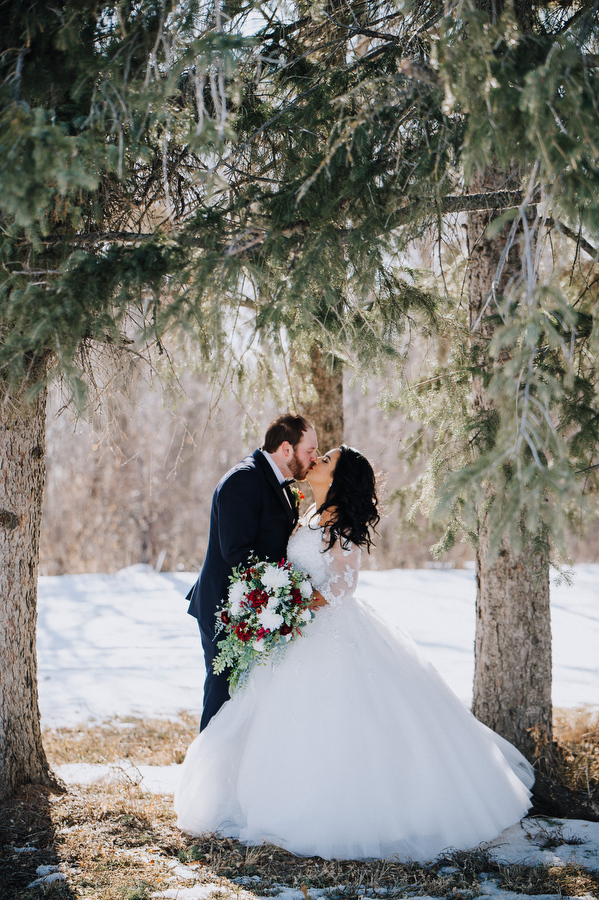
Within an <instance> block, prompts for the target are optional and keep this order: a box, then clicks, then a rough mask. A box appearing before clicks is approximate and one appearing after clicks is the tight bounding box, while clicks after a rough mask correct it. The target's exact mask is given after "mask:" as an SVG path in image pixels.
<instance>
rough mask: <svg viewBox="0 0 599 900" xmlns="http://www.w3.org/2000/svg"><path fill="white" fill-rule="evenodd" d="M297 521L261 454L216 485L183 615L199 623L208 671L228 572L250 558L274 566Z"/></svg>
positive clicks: (293, 510)
mask: <svg viewBox="0 0 599 900" xmlns="http://www.w3.org/2000/svg"><path fill="white" fill-rule="evenodd" d="M297 518H298V514H297V509H296V507H295V504H292V505H290V504H289V501H288V499H287V496H286V494H285V491H284V489H283V487H282V485H280V484H279V482H278V481H277V478H276V475H275V473H274V472H273V469H272V466H271V465H270V463H269V461H268V460H267V459H266V457H265V456H264V454H263V453H262V452H261V451H260V450H255V451H254V453H253V454H252V456H246V458H245V459H243V460H242V461H241V462H240V463H238V465H236V466H234V467H233V468H232V469H230V471H229V472H227V474H226V475H225V476H224V477H223V478H222V479H221V481H220V482H219V483H218V485H217V487H216V490H215V492H214V497H213V499H212V511H211V514H210V536H209V539H208V549H207V551H206V558H205V560H204V565H203V567H202V572H201V574H200V577H199V579H198V580H197V582H196V583H195V585H194V587H193V588H192V589H191V591H190V592H189V594H188V595H187V599H188V600H189V601H190V603H189V610H188V612H189V613H190V615H192V616H195V617H196V619H198V621H199V625H200V631H201V634H202V644H203V646H204V652H205V655H206V665H207V667H208V666H209V665H210V663H211V662H212V659H213V658H214V656H215V654H216V652H217V648H216V642H215V635H214V625H215V615H216V610H217V609H218V607H220V606H221V605H222V603H223V601H224V600H225V598H226V596H227V591H228V589H229V586H230V581H229V575H230V574H231V572H232V570H233V568H234V567H235V566H237V565H239V563H243V562H245V560H247V558H248V556H250V555H251V554H252V553H255V554H256V556H258V558H259V559H269V560H271V561H273V562H278V561H279V560H280V559H283V558H284V557H285V554H286V551H287V541H288V539H289V536H290V534H291V532H292V531H293V528H294V526H295V524H296V522H297ZM218 639H219V640H221V639H222V638H221V637H220V636H219V638H218ZM210 645H212V648H213V650H212V656H210Z"/></svg>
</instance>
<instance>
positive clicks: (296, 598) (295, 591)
mask: <svg viewBox="0 0 599 900" xmlns="http://www.w3.org/2000/svg"><path fill="white" fill-rule="evenodd" d="M289 593H290V594H291V599H292V600H293V602H294V603H303V597H302V595H301V593H300V591H299V588H291V591H290V592H289Z"/></svg>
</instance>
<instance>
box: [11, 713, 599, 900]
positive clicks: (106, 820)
mask: <svg viewBox="0 0 599 900" xmlns="http://www.w3.org/2000/svg"><path fill="white" fill-rule="evenodd" d="M594 728H595V725H594V722H593V718H592V715H591V714H585V715H584V716H583V715H582V713H580V712H579V711H576V713H575V714H573V715H571V716H570V717H568V715H566V714H565V713H564V712H563V711H558V719H557V722H556V734H557V736H558V738H559V739H560V740H564V741H567V742H568V743H567V747H568V748H569V752H570V753H572V755H573V756H576V754H577V752H578V751H577V749H576V748H577V747H578V746H580V747H581V748H582V751H583V753H584V754H585V759H586V760H587V762H588V778H589V783H593V778H595V777H596V774H595V773H596V770H595V768H594V766H595V755H596V753H595V751H596V748H597V744H598V743H599V740H598V736H597V732H596V730H593V729H594ZM196 734H197V721H196V719H195V718H192V717H181V719H179V720H176V721H171V722H164V721H160V720H151V721H149V722H142V721H140V720H131V721H114V722H110V723H106V724H104V725H101V726H94V727H90V728H85V727H81V728H71V729H61V730H52V731H49V732H46V735H45V746H46V751H47V753H48V756H49V758H50V760H51V762H52V763H53V764H58V763H63V762H88V763H94V762H114V761H116V760H118V759H122V758H126V759H128V760H129V761H130V762H131V763H133V764H136V765H141V764H147V763H153V764H162V765H165V764H170V763H172V762H175V761H181V759H182V758H183V754H184V752H185V750H186V748H187V746H188V744H189V743H190V742H191V741H192V740H193V738H194V737H195V736H196ZM585 765H586V764H585ZM577 766H578V768H577V770H576V771H577V773H578V774H577V775H576V777H579V776H580V774H581V773H585V772H586V769H585V767H584V765H583V764H581V763H580V762H578V763H577ZM573 777H574V776H573ZM586 777H587V775H586V774H585V775H584V778H585V779H586ZM527 821H528V822H529V823H533V822H534V823H535V825H534V827H535V829H537V831H535V841H536V842H537V843H538V842H539V840H540V841H541V842H542V840H543V838H544V836H545V837H546V840H547V841H548V842H549V843H548V844H546V846H555V842H556V841H558V842H559V843H569V842H570V840H569V839H568V835H567V833H566V831H567V829H562V830H560V827H561V823H559V822H556V823H552V822H551V821H550V820H547V819H543V820H541V819H538V820H534V819H530V820H527ZM545 833H546V834H545ZM26 847H29V849H28V850H27V851H26V852H18V851H19V850H22V849H23V848H26ZM40 865H59V866H60V867H61V870H62V871H63V872H64V873H65V874H66V876H67V881H66V882H54V883H52V884H48V885H44V886H42V887H36V888H31V889H28V887H27V886H28V885H29V884H30V883H31V882H32V881H34V880H35V879H36V877H37V875H36V868H37V867H38V866H40ZM180 865H185V866H186V867H187V869H188V873H191V875H192V878H191V879H189V880H187V881H185V882H182V881H180V880H178V877H177V875H176V870H177V866H180ZM489 879H492V880H493V881H494V882H495V883H497V884H498V885H499V886H500V887H502V888H503V889H505V890H510V891H513V892H514V893H520V894H530V895H536V894H558V895H562V896H583V895H588V896H591V897H597V898H599V875H598V874H597V873H590V872H587V871H585V870H584V869H582V868H580V867H576V866H564V867H556V866H526V865H517V866H507V865H503V864H500V863H498V862H496V861H495V860H494V859H493V858H492V857H491V856H490V855H489V854H488V853H487V852H486V851H485V850H481V849H478V850H475V851H472V852H462V851H459V852H450V851H448V852H447V853H445V854H442V855H441V856H440V857H439V858H438V859H437V860H436V861H435V862H434V863H433V864H430V865H419V864H416V863H401V862H398V861H394V860H374V861H359V862H356V861H351V860H344V861H334V860H333V861H329V860H323V859H320V858H318V857H312V858H302V857H296V856H293V855H292V854H291V853H288V852H287V851H285V850H281V849H280V848H277V847H273V846H272V845H269V844H265V845H261V846H259V847H246V846H244V845H243V844H240V843H239V842H237V841H233V840H229V839H227V838H219V837H217V836H214V835H205V836H204V837H203V838H197V837H196V838H192V837H189V836H187V835H184V834H181V832H180V831H179V830H178V829H177V827H176V819H175V815H174V811H173V808H172V800H171V798H170V797H161V796H156V795H149V794H144V793H143V792H142V791H141V790H140V788H139V786H138V785H136V784H135V783H134V781H133V780H124V781H123V780H121V781H120V782H118V783H116V782H114V783H105V782H102V783H100V784H97V785H93V786H90V787H85V788H80V789H73V790H71V791H70V792H69V793H68V794H65V795H60V796H52V795H49V794H47V793H45V792H44V791H41V790H39V789H34V788H30V789H29V790H25V791H23V792H21V794H20V795H19V796H18V797H15V798H14V799H13V801H11V803H9V804H4V805H3V806H1V807H0V884H1V885H2V891H1V892H0V896H1V898H2V900H39V898H40V897H43V898H51V900H88V898H89V900H148V898H150V896H151V895H152V894H153V893H155V892H159V891H163V890H166V889H168V888H172V887H179V888H181V887H184V886H187V887H191V886H192V885H193V884H194V883H195V884H198V883H199V884H206V885H212V886H216V887H219V888H220V889H221V890H225V894H224V895H223V894H221V895H219V900H236V898H238V896H239V893H240V891H241V890H242V889H243V890H244V891H245V892H246V893H245V895H244V896H245V897H246V898H247V897H248V896H249V897H251V895H252V893H254V894H259V895H260V896H269V895H275V894H277V893H279V891H280V886H285V887H289V888H294V889H297V890H302V891H303V892H304V894H305V896H306V900H310V891H311V890H312V889H321V890H324V891H325V892H326V893H327V895H328V896H329V897H330V898H331V900H341V898H343V900H364V897H365V896H367V897H372V896H376V894H375V892H376V891H381V890H382V891H383V892H384V893H381V897H384V898H385V900H395V898H400V897H410V896H422V895H428V896H433V897H439V898H448V900H450V898H451V900H458V898H462V900H470V898H474V897H476V896H477V895H478V894H480V893H481V891H484V889H485V887H484V885H485V881H488V880H489Z"/></svg>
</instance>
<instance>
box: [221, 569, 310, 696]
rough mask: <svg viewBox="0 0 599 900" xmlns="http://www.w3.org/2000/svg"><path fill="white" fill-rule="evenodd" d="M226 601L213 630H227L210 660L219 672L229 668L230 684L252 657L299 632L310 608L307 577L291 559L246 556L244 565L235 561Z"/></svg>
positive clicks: (235, 682) (256, 658) (279, 646)
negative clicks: (276, 559)
mask: <svg viewBox="0 0 599 900" xmlns="http://www.w3.org/2000/svg"><path fill="white" fill-rule="evenodd" d="M230 581H231V587H230V588H229V594H228V598H227V602H226V603H225V605H224V606H223V607H222V609H219V610H218V611H217V613H216V633H217V634H220V633H221V632H225V637H224V638H223V640H221V641H219V642H218V644H217V646H218V649H219V653H218V654H217V656H216V657H215V659H214V662H213V663H212V669H213V671H214V672H215V673H216V674H217V675H218V674H219V673H220V672H224V670H225V669H226V668H229V669H231V673H230V675H229V684H230V686H231V690H234V689H235V688H236V687H237V686H238V685H239V683H240V681H243V680H244V679H245V677H246V676H247V673H248V671H249V669H250V668H251V666H252V665H253V664H254V663H255V662H256V661H262V660H264V659H265V658H266V657H268V656H269V655H270V654H271V653H272V652H273V651H277V652H281V651H282V650H283V648H284V646H285V645H286V644H287V643H288V642H289V641H291V640H293V639H294V638H295V637H297V636H298V635H301V634H302V632H301V627H302V626H303V625H305V624H306V623H307V622H309V621H310V620H311V619H312V618H313V616H314V613H313V612H312V610H311V609H309V604H310V602H311V597H312V584H311V583H310V579H309V578H308V577H307V576H306V575H305V574H304V573H303V572H300V571H299V570H298V569H295V568H294V567H293V566H292V565H291V563H289V562H285V561H284V560H282V561H281V562H280V563H270V562H267V561H262V562H261V561H260V560H258V559H257V558H256V557H255V556H252V557H250V560H249V562H248V564H247V565H246V566H242V565H240V566H237V568H236V569H233V574H232V575H231V576H230Z"/></svg>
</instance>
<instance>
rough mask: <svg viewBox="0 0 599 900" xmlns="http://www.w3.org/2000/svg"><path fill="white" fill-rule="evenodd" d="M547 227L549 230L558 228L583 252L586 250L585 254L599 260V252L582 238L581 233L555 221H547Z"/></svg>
mask: <svg viewBox="0 0 599 900" xmlns="http://www.w3.org/2000/svg"><path fill="white" fill-rule="evenodd" d="M545 225H546V226H547V228H557V229H558V231H561V232H562V234H565V235H566V237H569V238H570V239H571V240H573V241H575V242H576V243H577V244H578V246H579V247H580V249H581V250H584V252H585V253H588V254H589V256H592V258H593V259H595V260H596V259H597V256H598V255H599V250H597V249H596V248H595V247H593V245H592V244H589V242H588V241H587V240H586V239H585V238H583V237H582V235H581V234H580V232H578V231H573V230H572V228H568V226H567V225H564V223H563V222H556V221H555V219H546V221H545Z"/></svg>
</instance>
